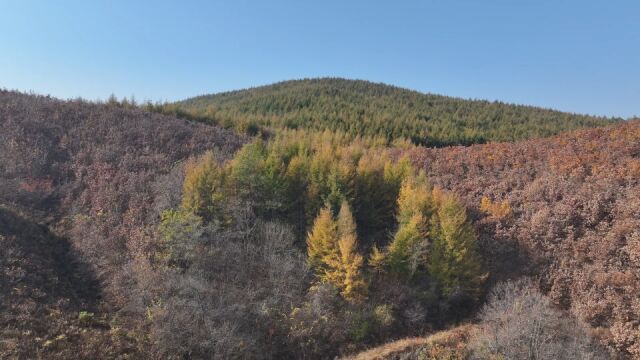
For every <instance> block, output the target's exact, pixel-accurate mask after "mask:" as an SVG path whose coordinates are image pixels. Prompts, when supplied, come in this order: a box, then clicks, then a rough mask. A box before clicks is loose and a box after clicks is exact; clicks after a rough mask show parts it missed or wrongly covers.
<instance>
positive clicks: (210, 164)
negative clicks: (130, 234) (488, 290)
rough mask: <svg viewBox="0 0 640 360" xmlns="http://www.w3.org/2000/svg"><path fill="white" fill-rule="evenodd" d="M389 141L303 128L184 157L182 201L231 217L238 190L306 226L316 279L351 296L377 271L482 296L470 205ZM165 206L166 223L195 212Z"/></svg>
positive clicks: (215, 217)
mask: <svg viewBox="0 0 640 360" xmlns="http://www.w3.org/2000/svg"><path fill="white" fill-rule="evenodd" d="M385 143H386V142H385V140H383V139H375V138H369V139H360V138H357V139H356V140H355V141H353V140H351V139H350V138H349V137H348V136H346V135H343V134H340V133H329V132H323V133H313V132H307V131H301V130H296V131H283V132H282V133H280V134H279V135H278V136H276V137H275V138H274V139H272V140H271V141H270V142H268V143H264V142H262V141H256V142H253V143H250V144H248V145H246V146H245V147H244V148H243V149H242V150H240V151H239V152H238V153H237V155H236V156H235V158H234V159H233V160H231V161H229V162H227V163H224V164H221V163H219V162H217V161H216V159H215V158H214V155H213V153H211V152H209V153H206V154H205V155H203V156H201V157H200V158H199V159H196V160H192V161H190V162H189V163H188V164H186V166H185V169H186V176H185V181H184V189H183V201H182V206H181V208H182V209H181V210H180V211H186V212H188V213H189V214H194V215H196V216H197V217H198V218H199V219H202V221H204V222H205V223H206V222H215V223H216V224H219V225H222V226H224V225H225V224H226V223H227V222H228V217H227V216H226V215H225V206H224V204H225V203H226V202H230V201H238V200H240V201H246V202H250V203H251V204H252V207H253V209H254V211H255V212H256V214H257V215H258V216H259V217H262V218H265V219H269V218H271V219H278V220H282V219H285V220H286V221H287V222H288V223H289V224H291V225H293V227H294V228H295V229H297V236H298V238H299V239H300V244H303V243H304V242H303V241H302V240H303V238H304V236H305V235H306V252H307V254H308V265H309V266H310V268H311V269H313V271H314V273H315V274H316V280H317V282H320V283H330V284H332V285H333V286H335V288H336V289H338V290H339V292H340V294H341V295H342V297H343V298H344V299H345V300H347V301H349V302H351V303H354V304H357V303H361V302H362V301H364V300H365V299H366V298H367V291H368V290H367V289H368V284H369V282H370V281H371V280H372V279H373V278H374V277H394V278H396V279H401V280H403V281H405V282H407V283H410V282H412V281H414V280H415V279H417V278H420V279H421V280H420V281H421V282H423V283H424V280H425V279H427V281H428V282H430V283H432V284H436V287H437V288H438V289H439V294H440V295H442V296H449V295H451V294H453V293H456V292H457V293H463V294H465V295H467V296H470V297H475V296H476V295H478V293H479V291H480V287H481V284H482V282H483V279H484V277H483V276H482V270H481V265H480V259H479V258H478V255H477V249H476V236H475V233H474V229H473V227H472V225H471V223H470V221H469V220H468V218H467V215H466V209H465V207H464V206H463V205H462V204H461V203H460V202H459V201H458V200H457V199H456V198H455V197H454V196H453V195H451V194H447V193H445V192H443V191H442V190H440V189H438V188H432V187H431V186H430V185H429V183H428V181H427V178H426V175H425V174H424V173H416V172H415V171H414V170H413V169H412V167H411V165H410V163H409V161H408V160H407V159H394V158H393V155H392V154H391V153H390V152H389V151H388V150H387V149H385V148H384V145H385ZM400 145H401V146H410V145H409V144H406V143H405V144H400ZM165 215H166V216H165V217H164V218H163V224H164V223H170V222H171V221H173V222H176V221H177V220H176V219H177V217H179V218H180V219H189V217H186V216H184V215H180V213H179V212H173V213H170V214H165ZM179 215H180V216H179ZM178 223H179V221H178ZM182 228H185V226H184V225H183V226H182ZM307 231H308V233H307ZM174 232H175V231H174ZM178 233H180V232H179V231H178ZM171 236H173V237H175V238H179V236H178V237H176V236H174V235H171ZM171 236H170V237H171ZM171 246H172V247H173V248H175V249H184V246H183V247H180V246H176V245H175V244H174V245H171ZM367 254H368V255H367ZM183 257H184V256H182V257H181V258H183Z"/></svg>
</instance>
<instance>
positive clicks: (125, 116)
mask: <svg viewBox="0 0 640 360" xmlns="http://www.w3.org/2000/svg"><path fill="white" fill-rule="evenodd" d="M0 128H1V129H2V131H0V246H2V248H3V251H2V252H0V290H1V291H0V314H1V315H0V328H1V330H0V357H2V358H29V359H32V358H116V357H127V356H133V357H134V358H139V357H140V356H139V355H137V356H136V355H135V354H136V353H137V352H138V351H140V349H139V348H137V347H136V339H134V337H135V336H133V335H131V334H132V333H128V332H127V330H124V329H127V328H129V329H130V328H131V326H132V324H135V321H134V318H135V317H134V315H133V314H130V313H127V310H126V309H127V308H126V306H127V304H130V303H131V302H132V301H134V300H136V298H135V295H134V294H133V293H132V291H131V289H132V287H133V284H134V282H135V281H136V276H137V274H138V273H137V272H136V270H135V268H136V266H137V265H139V264H138V263H137V262H138V261H139V259H140V257H141V254H142V253H143V250H144V248H145V247H146V246H147V245H148V243H149V241H151V239H150V237H149V235H148V233H149V229H150V228H152V227H154V226H155V224H157V222H158V221H159V211H161V210H162V209H163V208H164V207H169V206H172V205H173V203H172V201H175V199H173V198H172V194H173V193H176V194H179V193H180V188H181V186H182V179H181V176H182V168H181V167H180V166H179V165H180V162H181V161H183V160H185V159H187V158H189V157H190V156H192V155H197V154H199V153H202V152H204V151H205V150H209V149H214V150H216V154H217V155H218V156H220V157H221V158H225V156H230V154H232V153H233V152H235V150H237V149H238V148H239V147H240V146H241V144H242V143H243V142H244V141H245V140H244V139H242V138H239V137H237V136H236V135H234V134H232V133H230V132H228V131H225V130H221V129H218V128H215V127H211V126H206V125H202V124H194V123H189V122H186V121H184V120H180V119H176V118H171V117H166V116H162V115H158V114H153V113H148V112H145V111H142V110H139V109H127V108H123V107H120V106H110V105H99V104H91V103H87V102H83V101H60V100H56V99H51V98H49V97H42V96H33V95H26V94H20V93H16V92H8V91H0ZM178 196H179V195H178ZM82 312H84V313H82ZM82 314H84V315H82ZM91 314H93V315H91ZM119 314H120V315H119ZM123 328H124V329H123Z"/></svg>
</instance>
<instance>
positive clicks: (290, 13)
mask: <svg viewBox="0 0 640 360" xmlns="http://www.w3.org/2000/svg"><path fill="white" fill-rule="evenodd" d="M0 6H2V9H3V11H1V12H0V54H2V56H0V87H4V88H8V89H18V90H21V91H34V92H36V93H42V94H51V95H52V96H56V97H60V98H74V97H83V98H87V99H97V98H100V99H105V98H107V97H108V96H109V95H110V94H112V93H114V94H116V95H117V96H119V97H123V96H131V95H135V97H136V99H138V100H153V101H156V100H170V101H174V100H181V99H185V98H189V97H193V96H198V95H202V94H212V93H218V92H224V91H231V90H238V89H243V88H247V87H255V86H260V85H267V84H271V83H275V82H279V81H284V80H290V79H300V78H315V77H343V78H349V79H363V80H368V81H372V82H376V83H380V82H381V83H385V84H389V85H394V86H398V87H401V88H407V89H411V90H416V91H419V92H421V93H433V94H440V95H446V96H451V97H457V98H464V99H485V100H489V101H495V100H498V101H502V102H506V103H515V104H523V105H531V106H539V107H544V108H553V109H557V110H561V111H567V112H574V113H585V114H594V115H606V116H621V117H631V116H634V115H640V105H639V104H640V101H638V100H640V68H639V66H638V64H640V27H638V26H637V24H638V23H640V2H636V1H615V0H614V1H610V2H604V1H574V0H564V1H550V0H543V1H527V0H523V1H509V0H488V1H483V2H478V1H472V0H459V1H440V0H425V1H401V2H395V3H388V2H382V1H362V0H357V1H349V2H344V1H342V2H340V1H325V2H321V3H320V2H301V1H278V0H276V1H271V2H258V1H244V0H240V1H233V2H222V1H217V2H210V1H182V2H180V3H178V2H175V1H153V2H151V1H137V2H135V3H134V4H132V3H129V2H126V1H124V0H116V1H106V0H105V1H95V2H93V1H92V2H85V1H80V0H64V1H58V2H51V1H36V0H32V1H20V2H16V1H8V0H6V1H4V0H0Z"/></svg>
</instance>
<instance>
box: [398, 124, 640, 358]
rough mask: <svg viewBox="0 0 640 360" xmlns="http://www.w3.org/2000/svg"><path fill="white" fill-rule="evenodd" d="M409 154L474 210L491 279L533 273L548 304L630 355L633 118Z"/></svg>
mask: <svg viewBox="0 0 640 360" xmlns="http://www.w3.org/2000/svg"><path fill="white" fill-rule="evenodd" d="M410 155H411V157H412V159H413V161H414V163H415V164H416V165H417V166H419V167H421V168H424V169H425V170H426V171H427V173H428V175H429V177H430V179H431V181H432V182H433V183H434V184H435V185H438V186H442V187H443V188H445V189H448V190H452V191H454V192H455V193H457V194H458V195H460V196H461V197H462V198H463V199H464V200H465V201H466V202H467V205H468V206H469V207H470V208H474V209H476V210H477V211H476V212H475V214H474V216H475V220H477V222H476V223H477V226H478V228H479V230H480V233H481V244H482V246H481V248H482V251H483V252H484V255H485V256H484V257H485V259H487V261H488V263H489V265H490V267H491V268H492V270H493V271H492V274H493V278H494V280H498V279H500V278H504V277H515V276H518V275H519V274H530V275H537V276H538V277H539V279H540V286H541V288H542V289H543V290H544V291H545V292H546V293H547V294H548V295H549V296H550V297H551V299H553V301H554V302H555V303H557V304H559V305H562V306H564V307H566V308H570V309H572V311H573V312H575V313H576V314H577V315H578V316H579V317H580V318H582V319H583V320H586V321H587V322H589V323H590V324H591V325H592V326H593V327H596V328H602V329H604V330H606V331H601V333H603V334H604V335H603V336H604V340H605V341H606V342H607V343H608V344H609V345H610V346H611V347H614V348H616V349H617V350H618V351H620V352H621V353H626V354H629V355H632V356H636V357H637V356H640V300H639V299H640V297H639V296H638V294H640V177H639V175H640V173H639V167H640V122H638V121H632V122H628V123H625V124H620V125H617V126H613V127H608V128H600V129H591V130H581V131H576V132H572V133H568V134H564V135H560V136H557V137H553V138H549V139H538V140H529V141H524V142H519V143H515V144H506V143H498V144H486V145H475V146H471V147H452V148H443V149H425V148H420V149H414V150H410ZM483 197H487V198H489V199H500V200H504V201H508V204H509V205H510V207H511V210H512V213H513V214H512V216H511V217H510V218H509V219H506V220H504V221H501V220H500V219H496V218H495V217H491V216H488V215H486V214H484V213H483V212H481V211H479V210H480V209H479V205H480V204H481V200H482V198H483Z"/></svg>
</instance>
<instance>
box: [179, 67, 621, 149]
mask: <svg viewBox="0 0 640 360" xmlns="http://www.w3.org/2000/svg"><path fill="white" fill-rule="evenodd" d="M175 105H176V106H177V107H179V108H180V109H182V110H186V111H187V112H190V113H192V114H198V115H200V116H207V117H209V118H212V119H215V121H216V122H219V123H222V124H223V125H225V126H228V127H230V126H234V127H239V128H241V129H243V130H246V129H255V128H258V127H261V128H268V129H282V128H293V129H297V128H301V129H310V130H319V131H324V130H331V131H340V132H344V133H347V134H350V135H353V136H356V135H357V136H374V137H383V138H385V139H387V140H389V141H392V140H395V139H398V138H404V139H409V140H411V141H412V142H413V143H415V144H419V145H426V146H445V145H469V144H475V143H485V142H494V141H516V140H522V139H529V138H538V137H546V136H550V135H555V134H558V133H560V132H563V131H567V130H573V129H577V128H584V127H597V126H603V125H608V124H610V123H611V122H612V121H616V120H620V119H610V118H604V117H596V116H589V115H579V114H572V113H567V112H560V111H555V110H550V109H544V108H538V107H532V106H523V105H513V104H506V103H502V102H490V101H485V100H466V99H461V98H454V97H448V96H442V95H434V94H424V93H420V92H418V91H413V90H408V89H403V88H399V87H395V86H390V85H386V84H381V83H373V82H369V81H363V80H347V79H341V78H317V79H303V80H291V81H283V82H279V83H275V84H272V85H266V86H260V87H254V88H249V89H244V90H237V91H230V92H223V93H218V94H212V95H202V96H197V97H193V98H190V99H186V100H183V101H180V102H178V103H176V104H175Z"/></svg>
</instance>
